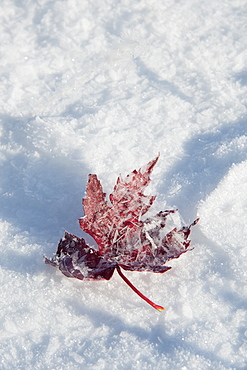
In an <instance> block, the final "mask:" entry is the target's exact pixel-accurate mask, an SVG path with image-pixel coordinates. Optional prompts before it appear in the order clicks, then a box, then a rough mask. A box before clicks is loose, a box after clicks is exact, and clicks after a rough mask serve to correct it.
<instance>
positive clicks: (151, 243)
mask: <svg viewBox="0 0 247 370" xmlns="http://www.w3.org/2000/svg"><path fill="white" fill-rule="evenodd" d="M157 160H158V157H157V158H155V159H154V160H152V161H150V162H149V163H148V164H147V165H146V166H145V167H143V168H141V169H139V171H136V170H134V171H133V172H131V174H130V175H128V176H127V177H126V178H125V179H122V178H121V176H119V177H118V179H117V182H116V185H115V187H114V189H113V192H112V194H110V196H109V199H110V202H111V204H109V203H108V201H107V200H106V194H105V193H104V192H103V189H102V186H101V184H100V181H99V180H98V178H97V176H96V175H92V174H91V175H89V179H88V183H87V188H86V198H84V199H83V201H82V203H83V208H84V217H82V218H81V219H79V224H80V227H81V228H82V229H83V230H84V231H85V232H87V233H88V234H90V235H91V236H92V237H93V238H94V240H95V241H96V243H97V245H98V250H95V249H93V248H91V247H89V246H88V245H87V244H86V242H85V240H84V239H83V238H78V237H77V236H75V235H72V234H70V233H68V232H65V236H64V237H63V238H62V239H61V240H60V242H59V244H58V249H57V252H56V254H55V256H54V257H53V258H52V259H51V260H49V259H47V258H45V262H46V263H48V264H51V265H52V266H56V267H58V268H59V269H60V270H61V272H62V273H63V274H64V275H65V276H67V277H73V278H77V279H80V280H90V279H95V280H101V279H105V280H109V279H110V278H111V277H112V274H113V272H114V270H115V269H116V270H117V272H118V274H119V275H120V277H121V278H122V279H123V280H124V281H125V282H126V283H127V284H128V285H129V286H130V287H131V289H133V290H134V291H135V292H136V293H137V294H138V295H139V296H140V297H141V298H143V299H144V300H145V301H146V302H147V303H149V304H150V305H151V306H153V307H154V308H156V309H157V310H159V311H162V310H163V309H164V308H163V307H162V306H159V305H156V304H155V303H153V302H152V301H150V300H149V299H148V298H147V297H145V296H144V295H143V294H142V293H141V292H140V291H139V290H138V289H137V288H135V287H134V286H133V284H132V283H131V282H130V281H129V280H128V279H127V278H126V276H124V275H123V273H122V271H121V268H123V269H124V270H129V271H152V272H160V273H163V272H165V271H167V270H169V269H170V268H171V267H168V266H166V265H165V264H166V262H167V261H169V260H171V259H173V258H178V257H179V256H180V255H181V254H182V253H185V252H186V251H188V250H189V246H190V240H188V237H189V234H190V228H191V226H193V225H195V224H196V223H197V222H198V220H199V219H197V220H195V221H194V222H193V223H192V224H191V225H190V226H184V227H182V228H181V229H179V230H178V229H177V228H173V229H171V230H168V231H167V227H166V226H167V225H166V224H167V223H166V221H167V218H168V217H169V215H170V214H172V213H174V212H176V211H177V210H166V211H161V212H159V213H158V214H157V215H156V216H154V217H152V218H147V219H146V220H142V216H143V215H144V214H145V213H146V212H147V211H148V210H149V208H150V207H151V205H152V204H153V202H154V200H155V196H147V195H144V193H143V192H144V190H145V188H146V186H147V185H148V184H149V182H150V174H151V172H152V170H153V167H154V166H155V164H156V163H157Z"/></svg>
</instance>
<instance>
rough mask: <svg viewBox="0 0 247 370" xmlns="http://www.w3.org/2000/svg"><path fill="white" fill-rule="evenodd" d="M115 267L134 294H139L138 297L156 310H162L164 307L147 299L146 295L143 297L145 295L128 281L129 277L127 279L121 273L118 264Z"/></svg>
mask: <svg viewBox="0 0 247 370" xmlns="http://www.w3.org/2000/svg"><path fill="white" fill-rule="evenodd" d="M116 269H117V272H118V273H119V275H120V277H121V278H122V279H123V280H124V281H125V283H126V284H128V286H129V287H130V288H131V289H132V290H134V292H135V293H136V294H138V295H139V297H141V298H142V299H144V301H146V302H147V303H148V304H150V305H151V306H152V307H153V308H155V309H156V310H158V311H160V312H161V311H163V310H164V307H162V306H158V305H157V304H155V303H154V302H152V301H150V299H148V298H147V297H145V295H143V294H142V293H141V292H140V291H139V290H138V289H136V287H135V286H134V285H133V284H132V283H131V282H130V281H129V279H127V277H126V276H124V274H123V273H122V271H121V269H120V267H119V266H117V267H116Z"/></svg>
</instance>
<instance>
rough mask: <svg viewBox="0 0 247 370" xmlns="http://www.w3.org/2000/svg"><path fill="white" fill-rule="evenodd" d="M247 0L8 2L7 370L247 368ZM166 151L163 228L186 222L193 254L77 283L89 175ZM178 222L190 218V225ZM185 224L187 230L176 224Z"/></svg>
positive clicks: (111, 175) (1, 346) (0, 48)
mask: <svg viewBox="0 0 247 370" xmlns="http://www.w3.org/2000/svg"><path fill="white" fill-rule="evenodd" d="M246 16H247V4H246V1H245V0H234V1H233V0H209V1H197V0H180V1H179V0H166V1H159V0H139V1H138V0H137V1H133V0H132V1H129V0H120V1H117V0H112V1H109V0H100V1H99V0H94V1H86V0H64V1H61V0H52V1H51V0H37V1H35V0H26V1H22V0H2V1H1V4H0V40H1V42H0V60H1V74H0V78H1V83H0V90H1V93H0V106H1V111H0V138H1V143H0V161H1V177H0V181H1V182H0V189H1V198H0V202H1V204H0V220H1V222H0V240H1V241H0V284H1V300H0V369H3V370H8V369H11V370H12V369H23V370H29V369H35V370H36V369H70V370H77V369H93V370H96V369H97V370H98V369H99V370H101V369H106V370H108V369H135V370H136V369H137V370H138V369H142V370H144V369H148V370H149V369H172V370H174V369H175V370H176V369H178V370H186V369H190V370H191V369H195V370H205V369H217V370H225V369H245V368H246V366H247V361H246V358H247V329H246V322H247V315H246V308H247V303H246V299H247V290H246V287H247V284H246V277H247V268H246V267H247V266H246V265H247V252H246V244H247V243H246V242H247V228H246V225H247V218H246V214H247V122H246V117H247V114H246V96H247V88H246V83H247V69H246V59H247V54H246V46H247V45H246V44H247V38H246V35H247V29H246V28H247V27H246V25H247V22H246ZM158 152H160V159H159V162H158V163H157V165H156V167H155V169H154V171H153V174H152V182H151V184H150V186H149V188H148V189H147V191H146V195H150V194H151V195H153V194H156V195H157V198H156V200H155V202H154V204H153V206H152V211H151V210H150V212H153V214H152V215H154V214H156V213H157V212H158V211H160V210H161V209H163V210H165V209H171V208H178V209H179V212H180V215H181V217H182V218H183V219H184V221H185V223H186V224H190V223H191V222H193V220H195V219H196V218H197V217H200V222H199V223H198V224H197V225H196V226H195V227H193V228H192V232H191V240H192V246H194V247H195V249H194V250H193V251H192V252H188V253H186V254H184V255H182V256H181V257H180V258H179V259H177V260H174V261H171V262H170V263H169V265H171V266H172V267H173V268H172V270H170V271H168V272H166V273H165V274H153V273H149V272H141V273H140V272H131V273H129V272H128V271H127V272H126V276H128V277H131V281H132V283H133V284H134V285H135V286H138V289H140V290H141V291H142V292H143V293H144V294H145V295H147V296H148V297H149V298H150V299H152V300H154V301H155V302H157V303H159V304H161V305H163V306H164V307H166V311H163V313H159V312H157V311H155V310H154V309H153V308H151V307H149V306H148V305H147V304H146V303H145V302H143V301H142V300H141V299H140V298H139V297H138V296H137V295H136V294H134V293H133V292H132V291H131V290H130V289H129V287H128V286H127V285H126V284H124V282H123V281H122V280H121V278H120V277H119V276H118V274H114V275H113V277H112V279H111V280H110V281H109V282H108V281H99V282H95V281H79V280H76V279H68V278H66V277H65V276H63V275H62V274H61V273H59V271H56V270H55V269H53V268H52V267H51V266H49V265H45V264H44V261H43V255H47V256H51V255H52V254H53V253H54V251H55V250H56V247H57V243H58V241H59V239H60V238H61V237H62V235H63V233H64V230H68V231H69V232H70V233H73V234H75V235H78V237H83V238H85V239H86V240H87V243H88V244H90V245H93V241H92V239H90V237H88V236H86V234H85V233H83V232H82V231H81V229H80V227H79V223H78V219H79V218H80V217H82V216H83V214H82V206H81V198H82V197H84V192H85V186H86V182H87V176H88V174H89V173H93V174H97V176H98V178H99V179H100V181H101V182H102V183H103V184H104V191H105V192H106V193H108V194H109V193H110V192H111V191H112V188H113V186H114V184H115V181H116V178H117V177H118V175H119V173H120V172H121V173H122V175H123V176H125V175H126V174H128V173H130V172H131V171H132V170H133V169H135V168H140V167H141V166H142V165H144V164H145V163H148V162H149V161H150V160H151V159H153V158H155V157H156V155H157V154H158ZM177 217H178V216H177ZM177 222H179V220H177Z"/></svg>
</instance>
